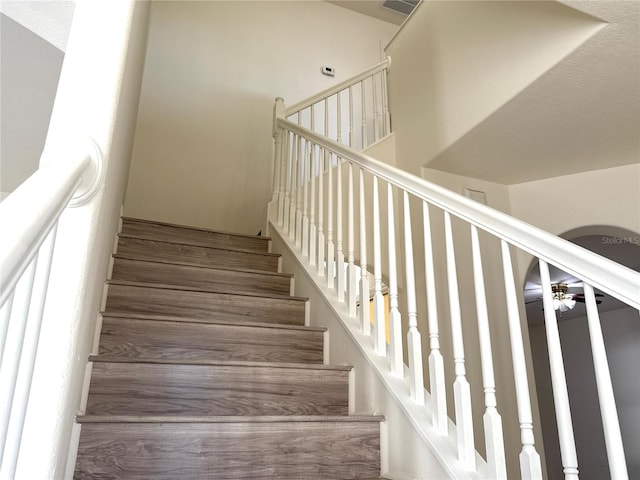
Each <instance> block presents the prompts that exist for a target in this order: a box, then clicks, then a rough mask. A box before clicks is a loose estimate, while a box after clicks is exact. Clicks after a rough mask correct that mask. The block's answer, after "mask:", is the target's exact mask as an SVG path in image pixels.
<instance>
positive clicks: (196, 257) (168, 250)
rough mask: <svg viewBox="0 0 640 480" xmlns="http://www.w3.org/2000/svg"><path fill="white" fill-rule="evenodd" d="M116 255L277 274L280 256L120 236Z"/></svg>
mask: <svg viewBox="0 0 640 480" xmlns="http://www.w3.org/2000/svg"><path fill="white" fill-rule="evenodd" d="M117 254H118V255H120V256H126V257H128V258H137V259H140V260H153V261H164V262H177V263H181V264H185V265H194V266H202V267H218V268H249V269H253V270H264V271H268V272H277V271H278V269H279V264H280V255H278V254H275V253H265V252H254V251H250V250H238V249H229V248H220V247H203V246H198V245H188V244H184V243H173V242H165V241H160V240H153V239H146V238H141V237H132V236H129V235H126V234H120V236H119V237H118V248H117Z"/></svg>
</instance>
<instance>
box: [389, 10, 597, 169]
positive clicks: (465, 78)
mask: <svg viewBox="0 0 640 480" xmlns="http://www.w3.org/2000/svg"><path fill="white" fill-rule="evenodd" d="M599 28H602V23H601V22H598V21H597V20H595V19H589V18H588V17H586V16H585V15H584V14H581V13H579V12H577V11H575V10H572V9H570V8H567V7H565V6H563V5H561V4H560V3H559V2H478V1H459V2H447V1H430V2H423V3H422V4H421V5H420V6H419V7H418V8H417V9H416V11H415V12H414V14H413V16H412V18H411V21H410V22H408V23H406V24H405V25H404V27H403V29H402V31H401V34H399V35H398V36H397V37H396V38H395V39H394V40H393V41H392V42H391V43H390V44H389V45H388V46H387V47H386V49H385V51H386V53H387V54H388V55H389V56H391V58H392V61H393V63H392V66H391V69H390V73H389V82H390V85H389V101H390V105H391V111H392V114H393V128H394V131H395V132H396V136H397V139H396V141H397V144H398V162H399V163H398V165H399V166H401V167H402V168H403V169H405V170H408V171H410V172H412V173H415V174H418V175H419V169H420V167H421V166H427V164H428V163H429V162H430V161H431V160H432V159H433V158H434V156H436V155H437V154H438V153H440V152H442V151H443V150H444V149H446V148H447V147H449V146H451V145H452V144H453V143H454V142H455V141H456V140H458V139H460V138H461V137H462V136H463V135H464V134H465V133H467V132H469V130H471V129H472V128H473V127H474V126H476V125H477V124H478V123H480V122H481V121H482V120H484V119H485V118H486V117H488V116H489V115H490V114H491V113H493V112H494V111H496V110H497V109H498V108H499V107H501V106H502V105H504V104H505V103H506V102H507V101H508V100H510V99H511V98H513V97H514V96H515V95H517V94H518V93H519V92H521V91H522V90H523V89H524V88H526V87H527V86H528V85H529V84H530V83H531V82H532V81H534V80H535V79H536V78H538V77H539V76H540V75H542V74H543V73H544V72H545V71H547V70H548V69H549V68H551V67H552V66H553V65H554V64H555V63H556V62H558V61H559V60H560V59H561V58H563V57H564V56H565V55H567V54H568V53H569V52H571V51H572V50H573V49H574V48H576V47H577V46H578V45H580V44H581V43H582V42H583V41H584V40H585V39H586V38H588V37H589V36H590V35H592V34H593V33H594V32H595V31H597V29H599ZM506 39H508V40H506ZM523 52H526V55H524V54H523Z"/></svg>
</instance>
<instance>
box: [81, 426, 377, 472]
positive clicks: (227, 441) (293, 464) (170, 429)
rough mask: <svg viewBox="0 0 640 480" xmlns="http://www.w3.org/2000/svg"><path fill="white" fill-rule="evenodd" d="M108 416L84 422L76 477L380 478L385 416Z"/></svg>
mask: <svg viewBox="0 0 640 480" xmlns="http://www.w3.org/2000/svg"><path fill="white" fill-rule="evenodd" d="M83 420H85V419H83ZM83 420H80V419H79V421H83ZM94 420H97V419H95V418H94ZM104 420H106V421H104V422H84V423H83V424H82V433H81V436H80V443H79V448H78V462H77V464H76V470H75V478H76V479H95V478H112V479H117V478H127V479H128V480H143V479H144V480H147V479H150V478H153V479H154V480H175V479H176V478H180V479H181V480H187V479H188V480H214V479H226V480H231V479H249V478H255V479H262V480H264V479H267V478H279V479H287V480H301V479H331V480H346V479H362V478H375V477H377V476H379V475H380V421H381V420H382V419H381V418H374V419H371V418H366V417H365V419H361V418H357V417H349V416H342V417H337V418H335V419H326V418H323V419H321V420H320V421H318V419H310V418H277V417H270V418H269V417H258V418H255V419H250V418H248V417H244V418H242V419H240V421H239V422H234V421H233V419H230V418H213V417H208V418H203V417H199V418H198V417H196V418H189V419H188V420H198V421H199V422H201V423H194V422H187V423H185V422H184V420H185V418H184V417H182V418H180V417H177V418H176V417H168V416H161V417H156V418H147V419H140V418H135V417H133V418H132V417H129V418H118V420H130V421H131V422H130V423H123V422H114V423H107V422H108V419H104ZM111 420H115V419H111ZM150 420H156V421H157V422H153V423H150V422H149V421H150ZM292 420H293V421H292ZM305 420H306V421H305ZM363 420H364V421H363Z"/></svg>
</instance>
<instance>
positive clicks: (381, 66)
mask: <svg viewBox="0 0 640 480" xmlns="http://www.w3.org/2000/svg"><path fill="white" fill-rule="evenodd" d="M389 65H391V58H389V57H387V58H385V59H384V60H383V61H382V62H380V63H378V64H377V65H374V66H373V67H371V68H369V69H367V70H365V71H364V72H362V73H359V74H358V75H355V76H353V77H351V78H348V79H346V80H344V81H343V82H340V83H338V84H337V85H334V86H333V87H329V88H327V89H326V90H323V91H322V92H319V93H317V94H315V95H314V96H313V97H310V98H307V99H306V100H303V101H301V102H298V103H296V104H295V105H292V106H291V107H289V108H287V110H286V113H285V116H286V117H288V116H290V115H293V114H295V113H297V112H299V111H300V110H304V109H305V108H308V107H310V106H311V105H313V104H314V103H318V102H320V101H321V100H324V99H325V98H327V97H330V96H332V95H335V94H336V93H338V92H341V91H342V90H346V89H347V88H349V87H350V86H351V85H355V84H357V83H358V82H361V81H362V80H364V79H366V78H369V77H370V76H371V75H375V74H376V73H378V72H381V71H383V70H386V69H387V68H388V67H389Z"/></svg>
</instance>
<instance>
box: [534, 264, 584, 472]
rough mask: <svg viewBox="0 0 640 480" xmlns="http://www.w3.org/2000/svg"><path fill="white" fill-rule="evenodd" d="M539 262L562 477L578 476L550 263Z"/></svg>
mask: <svg viewBox="0 0 640 480" xmlns="http://www.w3.org/2000/svg"><path fill="white" fill-rule="evenodd" d="M539 264H540V282H541V284H542V306H543V310H544V322H545V331H546V333H547V346H548V350H549V366H550V368H551V386H552V388H553V404H554V406H555V410H556V423H557V425H558V437H559V440H560V454H561V457H562V467H563V471H564V476H565V480H569V479H571V480H577V479H578V456H577V454H576V443H575V439H574V437H573V422H572V420H571V409H570V407H569V392H568V391H567V378H566V376H565V372H564V360H563V359H562V349H561V347H560V332H559V330H558V320H557V318H556V311H555V309H554V308H553V293H552V292H551V276H550V275H549V266H548V265H547V263H546V262H545V261H543V260H540V261H539Z"/></svg>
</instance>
